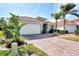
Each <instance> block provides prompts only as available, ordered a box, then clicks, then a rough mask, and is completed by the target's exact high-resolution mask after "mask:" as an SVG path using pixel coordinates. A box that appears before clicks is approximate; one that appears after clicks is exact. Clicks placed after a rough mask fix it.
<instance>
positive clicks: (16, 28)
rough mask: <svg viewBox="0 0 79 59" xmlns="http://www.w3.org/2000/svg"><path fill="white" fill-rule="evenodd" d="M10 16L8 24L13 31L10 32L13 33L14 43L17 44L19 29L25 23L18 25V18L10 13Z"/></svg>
mask: <svg viewBox="0 0 79 59" xmlns="http://www.w3.org/2000/svg"><path fill="white" fill-rule="evenodd" d="M10 15H11V18H10V21H9V24H10V25H11V27H12V29H13V30H11V33H14V34H13V37H14V40H15V42H18V40H19V36H20V29H21V27H22V26H24V25H25V23H23V24H22V23H20V22H19V17H18V16H16V15H14V14H12V13H10Z"/></svg>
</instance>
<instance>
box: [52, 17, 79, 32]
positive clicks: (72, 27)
mask: <svg viewBox="0 0 79 59" xmlns="http://www.w3.org/2000/svg"><path fill="white" fill-rule="evenodd" d="M55 26H56V24H55V22H54V23H53V28H54V29H55ZM77 27H79V18H78V19H74V20H66V21H65V29H66V30H68V32H69V33H73V32H74V31H76V28H77ZM57 29H59V30H64V21H63V20H61V21H58V26H57Z"/></svg>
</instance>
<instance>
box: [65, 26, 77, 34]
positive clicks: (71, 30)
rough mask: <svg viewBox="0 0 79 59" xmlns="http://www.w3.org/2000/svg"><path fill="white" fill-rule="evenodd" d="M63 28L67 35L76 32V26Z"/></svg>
mask: <svg viewBox="0 0 79 59" xmlns="http://www.w3.org/2000/svg"><path fill="white" fill-rule="evenodd" d="M65 28H66V30H68V32H69V33H73V32H74V31H75V30H76V25H66V26H65Z"/></svg>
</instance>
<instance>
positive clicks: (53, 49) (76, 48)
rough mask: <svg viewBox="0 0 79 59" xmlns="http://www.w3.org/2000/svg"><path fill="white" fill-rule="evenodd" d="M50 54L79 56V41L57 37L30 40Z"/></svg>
mask: <svg viewBox="0 0 79 59" xmlns="http://www.w3.org/2000/svg"><path fill="white" fill-rule="evenodd" d="M29 43H33V44H34V45H35V46H37V47H38V48H40V49H42V50H43V51H45V52H46V53H47V54H48V55H49V56H79V42H75V41H69V40H65V39H60V38H57V37H49V38H41V39H36V40H29Z"/></svg>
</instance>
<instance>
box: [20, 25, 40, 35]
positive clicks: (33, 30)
mask: <svg viewBox="0 0 79 59" xmlns="http://www.w3.org/2000/svg"><path fill="white" fill-rule="evenodd" d="M39 33H40V25H38V24H27V25H25V26H23V27H22V28H21V30H20V34H21V35H26V34H39Z"/></svg>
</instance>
